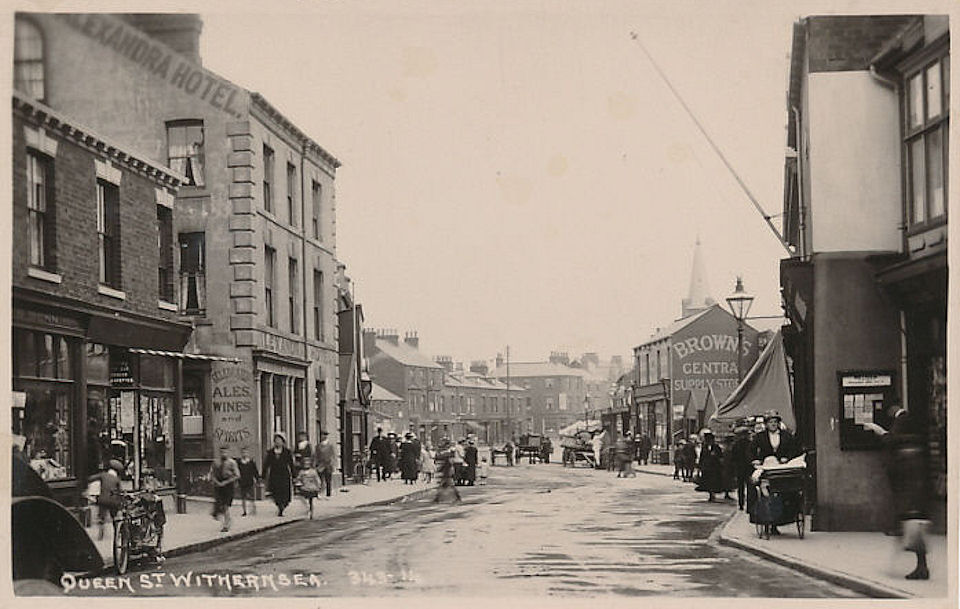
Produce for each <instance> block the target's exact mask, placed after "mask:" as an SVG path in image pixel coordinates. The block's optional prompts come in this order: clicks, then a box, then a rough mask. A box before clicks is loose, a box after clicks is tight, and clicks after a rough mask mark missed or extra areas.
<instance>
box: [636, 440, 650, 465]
mask: <svg viewBox="0 0 960 609" xmlns="http://www.w3.org/2000/svg"><path fill="white" fill-rule="evenodd" d="M637 449H638V452H639V455H638V458H637V461H638V462H639V463H640V464H641V465H648V464H649V462H650V451H651V449H653V442H651V441H650V436H648V435H646V434H643V435H642V436H640V442H639V443H638V446H637Z"/></svg>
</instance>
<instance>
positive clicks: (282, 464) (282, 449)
mask: <svg viewBox="0 0 960 609" xmlns="http://www.w3.org/2000/svg"><path fill="white" fill-rule="evenodd" d="M263 477H264V479H265V480H266V481H267V492H269V493H270V495H271V496H272V497H273V502H274V504H276V506H277V516H283V510H285V509H286V508H287V506H288V505H290V494H291V493H290V485H291V484H292V483H293V455H291V454H290V449H289V448H287V437H286V436H285V435H283V432H279V431H278V432H277V433H275V434H273V446H272V447H271V448H270V450H268V451H267V456H266V458H264V460H263Z"/></svg>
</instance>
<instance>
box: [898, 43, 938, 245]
mask: <svg viewBox="0 0 960 609" xmlns="http://www.w3.org/2000/svg"><path fill="white" fill-rule="evenodd" d="M948 42H949V41H948V38H946V37H945V38H944V39H942V40H941V41H938V42H936V43H934V44H932V45H930V46H929V47H928V48H926V49H924V50H923V51H922V52H920V53H918V54H917V55H916V56H914V57H911V58H909V59H908V60H906V61H904V62H903V63H901V64H900V65H899V66H898V70H899V72H900V74H901V86H900V91H901V94H900V108H901V120H900V140H901V166H902V174H901V181H902V185H903V188H902V197H903V200H902V207H903V226H904V229H905V236H906V237H910V236H913V235H916V234H918V233H922V232H925V231H927V230H930V229H931V228H935V227H938V226H942V225H944V224H946V222H947V218H948V215H949V208H950V202H949V198H948V197H949V166H950V162H949V159H950V150H949V148H950V142H949V132H950V73H949V68H950V48H949V44H948ZM933 66H937V67H938V68H939V78H940V90H939V94H940V113H939V115H937V116H935V117H930V116H928V110H929V104H930V102H929V99H928V93H929V84H928V81H927V76H928V70H929V69H930V68H931V67H933ZM915 77H919V78H920V81H919V82H920V92H921V96H920V100H919V105H920V108H921V114H920V123H919V125H917V126H912V125H911V118H912V116H911V114H912V112H913V106H914V104H913V101H912V99H911V90H910V86H911V82H912V81H913V79H914V78H915ZM935 133H938V134H939V137H940V170H941V175H940V188H941V190H942V203H941V207H942V212H940V213H939V215H936V216H931V215H930V214H931V200H932V197H931V196H930V193H931V190H930V189H929V186H930V177H931V173H930V165H929V164H928V161H929V160H930V157H929V142H930V138H931V137H932V136H933V134H935ZM916 144H919V151H921V152H922V153H923V168H922V180H923V184H922V193H923V218H922V219H920V220H916V219H915V214H916V211H917V208H916V205H915V196H914V195H915V194H916V191H915V185H916V184H915V176H914V168H915V164H914V160H913V159H914V155H913V152H914V151H913V146H914V145H916Z"/></svg>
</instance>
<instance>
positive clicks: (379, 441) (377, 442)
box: [370, 427, 386, 482]
mask: <svg viewBox="0 0 960 609" xmlns="http://www.w3.org/2000/svg"><path fill="white" fill-rule="evenodd" d="M385 441H386V438H384V437H383V428H382V427H377V435H375V436H374V437H373V439H372V440H370V463H371V464H372V465H373V469H374V471H375V472H376V473H377V482H380V481H381V480H382V479H383V478H382V477H383V474H384V473H385V472H384V471H383V459H384V453H385V452H386V445H385V444H384V443H385Z"/></svg>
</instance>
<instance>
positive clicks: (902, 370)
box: [900, 309, 910, 411]
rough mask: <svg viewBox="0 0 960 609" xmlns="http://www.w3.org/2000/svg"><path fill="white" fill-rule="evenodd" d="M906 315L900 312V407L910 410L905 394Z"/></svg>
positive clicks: (907, 396) (907, 395) (908, 400)
mask: <svg viewBox="0 0 960 609" xmlns="http://www.w3.org/2000/svg"><path fill="white" fill-rule="evenodd" d="M907 389H908V385H907V314H906V313H904V311H903V310H902V309H901V310H900V406H901V407H902V408H903V409H904V410H907V411H909V410H910V396H909V394H907Z"/></svg>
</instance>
